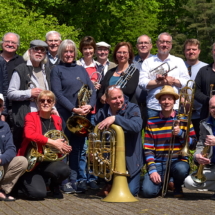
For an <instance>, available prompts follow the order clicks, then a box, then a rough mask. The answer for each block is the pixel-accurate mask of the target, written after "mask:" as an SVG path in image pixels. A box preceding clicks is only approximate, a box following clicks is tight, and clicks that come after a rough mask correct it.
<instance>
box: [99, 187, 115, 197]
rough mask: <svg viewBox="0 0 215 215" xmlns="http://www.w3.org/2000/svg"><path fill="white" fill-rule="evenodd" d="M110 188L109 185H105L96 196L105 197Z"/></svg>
mask: <svg viewBox="0 0 215 215" xmlns="http://www.w3.org/2000/svg"><path fill="white" fill-rule="evenodd" d="M111 187H112V185H111V184H106V185H105V187H103V189H102V190H101V191H99V192H98V193H97V194H96V195H97V196H101V197H105V196H107V195H108V194H109V193H110V191H111Z"/></svg>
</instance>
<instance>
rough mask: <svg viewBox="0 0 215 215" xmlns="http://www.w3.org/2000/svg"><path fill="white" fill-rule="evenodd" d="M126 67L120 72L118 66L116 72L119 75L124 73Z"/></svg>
mask: <svg viewBox="0 0 215 215" xmlns="http://www.w3.org/2000/svg"><path fill="white" fill-rule="evenodd" d="M127 68H128V67H127ZM127 68H126V69H127ZM126 69H125V70H123V71H122V72H118V67H117V68H116V71H115V73H116V74H117V75H122V74H123V73H124V71H126Z"/></svg>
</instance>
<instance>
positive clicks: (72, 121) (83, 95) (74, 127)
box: [66, 77, 94, 137]
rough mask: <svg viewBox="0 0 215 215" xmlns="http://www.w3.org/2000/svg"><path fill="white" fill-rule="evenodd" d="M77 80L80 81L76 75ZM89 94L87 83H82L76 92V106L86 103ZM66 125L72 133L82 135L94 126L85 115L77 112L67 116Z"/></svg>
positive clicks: (88, 99) (90, 93)
mask: <svg viewBox="0 0 215 215" xmlns="http://www.w3.org/2000/svg"><path fill="white" fill-rule="evenodd" d="M77 80H79V81H81V79H80V78H79V77H77ZM81 82H82V81H81ZM82 83H83V82H82ZM91 95H92V90H90V89H89V86H88V85H87V84H84V83H83V85H82V87H81V89H80V90H79V92H78V107H81V106H83V105H86V104H88V102H89V101H90V97H91ZM66 126H67V128H68V129H69V130H70V131H71V132H72V133H74V134H76V135H78V136H83V137H86V136H87V135H88V133H89V132H91V131H92V130H93V128H94V127H93V125H92V124H91V123H90V121H89V120H88V119H87V118H86V117H85V116H79V115H77V114H73V115H72V116H70V117H69V119H68V120H67V122H66Z"/></svg>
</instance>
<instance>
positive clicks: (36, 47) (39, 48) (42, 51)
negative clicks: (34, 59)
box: [32, 46, 46, 53]
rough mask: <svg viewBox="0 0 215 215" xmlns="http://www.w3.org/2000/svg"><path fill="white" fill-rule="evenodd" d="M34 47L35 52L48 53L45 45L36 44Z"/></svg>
mask: <svg viewBox="0 0 215 215" xmlns="http://www.w3.org/2000/svg"><path fill="white" fill-rule="evenodd" d="M32 49H33V50H34V51H35V52H38V51H41V53H46V48H44V47H38V46H35V47H32Z"/></svg>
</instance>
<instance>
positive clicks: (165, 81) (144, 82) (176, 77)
mask: <svg viewBox="0 0 215 215" xmlns="http://www.w3.org/2000/svg"><path fill="white" fill-rule="evenodd" d="M156 45H157V48H158V53H157V54H156V55H154V56H152V57H150V58H147V59H146V60H145V61H144V62H143V64H142V67H141V69H140V81H139V86H140V87H142V88H143V89H146V90H147V91H148V96H147V114H148V118H151V117H153V116H157V115H158V114H159V111H160V110H161V107H160V105H159V103H158V100H157V99H156V98H155V95H156V94H157V93H159V92H160V90H161V89H162V87H163V86H164V85H170V86H172V87H173V89H174V90H175V92H176V93H178V92H179V89H180V88H183V87H184V86H185V85H186V83H187V81H188V80H189V79H190V76H189V74H188V70H187V68H186V66H185V64H184V61H183V60H182V59H181V58H179V57H175V56H173V55H171V54H169V52H170V50H171V49H172V36H171V35H170V34H169V33H166V32H164V33H161V34H160V35H159V36H158V39H157V42H156ZM157 67H158V68H157ZM157 69H159V71H161V70H162V69H163V70H164V71H169V70H170V72H168V73H167V74H166V75H162V74H159V72H157V71H156V70H157ZM177 109H178V101H176V104H175V105H174V110H177Z"/></svg>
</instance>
